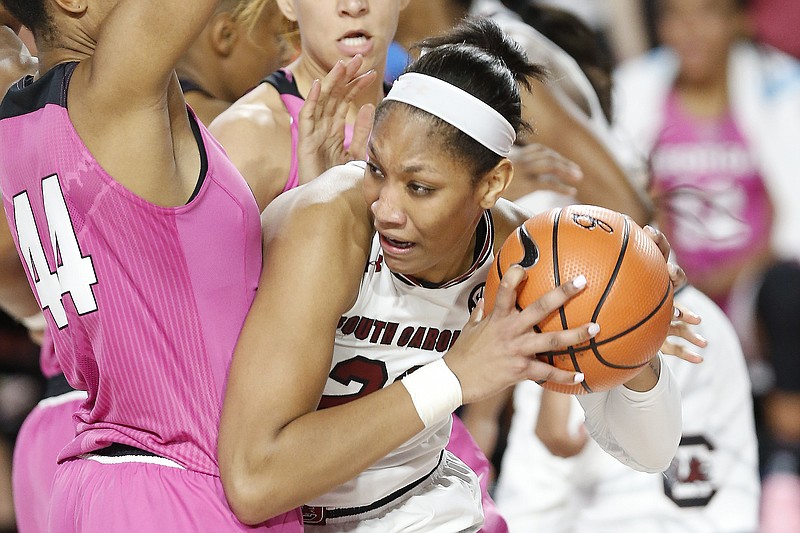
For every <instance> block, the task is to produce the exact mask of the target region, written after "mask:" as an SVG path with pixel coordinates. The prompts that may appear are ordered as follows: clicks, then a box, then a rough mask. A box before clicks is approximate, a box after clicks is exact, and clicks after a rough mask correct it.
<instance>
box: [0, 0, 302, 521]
mask: <svg viewBox="0 0 800 533" xmlns="http://www.w3.org/2000/svg"><path fill="white" fill-rule="evenodd" d="M2 5H3V6H4V7H5V8H7V9H8V10H9V11H10V12H11V13H12V14H13V15H14V16H16V17H17V18H18V19H19V20H20V21H21V22H23V23H24V24H25V25H26V26H28V27H30V28H31V29H32V30H33V32H34V35H35V37H36V44H37V46H38V48H39V59H40V73H39V76H38V78H33V77H27V78H25V79H23V80H21V81H20V82H19V83H17V84H15V85H14V86H13V87H12V88H11V89H10V90H9V92H8V93H7V94H6V96H5V98H4V99H3V101H2V104H0V151H2V155H0V189H2V194H3V202H4V207H5V211H6V215H7V217H8V220H9V223H10V228H11V233H12V236H13V238H14V241H15V244H16V247H17V249H18V251H19V253H20V257H21V258H22V260H23V263H24V266H25V271H26V274H27V277H28V280H29V282H30V284H31V286H32V288H33V289H34V292H35V294H36V297H37V300H38V302H39V305H40V307H41V308H42V309H43V310H44V315H45V318H46V320H47V324H48V327H49V331H50V333H51V334H52V336H53V341H54V343H55V345H56V354H57V356H58V358H59V363H60V365H61V367H62V368H63V370H64V372H65V374H66V376H67V379H68V380H69V382H70V384H71V385H72V386H74V387H75V388H78V389H81V390H86V391H87V392H88V399H87V400H86V402H85V403H84V404H83V405H82V406H81V408H80V410H79V411H78V412H77V413H76V415H75V419H74V420H75V421H76V422H77V427H76V430H77V436H76V438H75V439H74V440H73V441H72V442H70V443H69V444H68V445H67V446H66V448H64V450H63V451H62V452H61V455H60V457H59V460H60V461H61V463H60V464H59V466H58V470H57V472H56V477H55V481H54V483H53V496H52V500H51V504H50V514H49V527H48V529H49V531H53V532H62V531H63V532H66V531H74V530H75V529H76V528H77V529H79V530H80V531H84V532H99V531H245V530H249V529H250V528H248V527H247V526H245V525H243V524H241V523H240V522H239V521H238V520H237V519H236V517H235V516H234V514H233V513H232V512H231V510H230V508H229V507H228V505H227V503H226V501H225V498H224V495H223V492H222V486H221V484H220V481H219V478H218V467H217V459H216V453H215V446H216V440H217V438H216V436H217V434H216V428H217V427H218V421H219V412H220V404H221V400H222V391H223V387H224V379H225V375H226V372H227V366H228V363H229V360H230V357H231V354H232V352H233V347H234V343H235V339H236V337H237V335H238V333H239V331H240V328H241V326H242V323H243V320H244V317H245V314H246V312H247V309H248V308H249V306H250V303H251V300H252V297H253V295H254V293H255V288H256V283H257V276H258V269H259V267H260V262H261V255H260V250H259V248H258V238H259V235H260V226H259V221H258V220H259V216H258V215H259V212H258V207H257V205H256V203H255V201H254V199H253V197H252V193H251V192H250V190H249V189H248V188H247V185H246V183H245V182H244V181H243V180H242V179H241V176H240V175H239V174H238V173H237V172H236V171H235V169H234V168H233V166H232V165H230V163H229V162H228V161H227V159H226V158H225V157H224V154H223V152H222V150H221V149H220V147H219V146H218V145H217V144H216V142H215V141H214V140H213V138H212V137H211V136H210V135H209V134H208V132H207V131H206V130H205V128H204V127H203V126H202V125H201V124H200V123H199V121H198V120H197V119H196V117H195V116H194V115H193V114H191V113H189V112H187V107H186V104H185V101H184V99H183V95H182V93H181V91H180V88H179V86H178V81H177V77H176V76H175V73H174V71H173V67H174V65H175V63H176V62H177V61H178V58H179V57H180V56H181V55H182V54H183V52H184V51H185V50H186V48H187V47H188V46H189V44H190V43H191V42H192V41H193V40H194V39H195V37H196V36H197V34H198V33H199V32H200V30H201V29H202V27H203V26H204V24H205V23H206V21H207V19H208V18H209V17H210V16H211V14H212V13H213V11H214V9H215V8H216V6H217V2H216V1H213V0H197V1H195V2H191V3H186V2H183V1H178V0H168V1H164V0H159V1H151V0H119V1H103V2H100V1H97V0H39V1H38V2H36V1H34V2H32V1H30V0H25V1H21V0H2ZM156 14H157V15H156ZM209 249H210V250H214V252H215V255H209V254H208V250H209ZM223 295H224V297H223ZM287 510H288V509H287ZM271 527H273V529H272V530H278V531H300V530H301V526H300V524H299V514H298V513H297V512H296V511H292V512H289V513H288V514H286V515H281V516H277V517H276V518H275V519H274V520H273V521H271V522H270V523H268V524H262V525H260V527H259V528H258V530H264V531H265V530H270V528H271Z"/></svg>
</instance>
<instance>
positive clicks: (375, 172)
mask: <svg viewBox="0 0 800 533" xmlns="http://www.w3.org/2000/svg"><path fill="white" fill-rule="evenodd" d="M367 171H368V172H369V173H370V174H371V175H372V176H373V177H374V178H377V179H383V172H382V171H381V169H379V168H378V166H377V165H376V164H375V163H373V162H371V161H367Z"/></svg>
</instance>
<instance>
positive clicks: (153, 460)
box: [78, 453, 186, 470]
mask: <svg viewBox="0 0 800 533" xmlns="http://www.w3.org/2000/svg"><path fill="white" fill-rule="evenodd" d="M78 458H79V459H86V460H89V461H95V462H97V463H100V464H104V465H119V464H124V463H146V464H151V465H159V466H167V467H169V468H177V469H179V470H186V468H185V467H184V466H182V465H180V464H178V463H176V462H175V461H173V460H172V459H167V458H166V457H155V456H152V455H123V456H120V457H107V456H105V455H98V454H96V453H84V454H81V455H79V456H78Z"/></svg>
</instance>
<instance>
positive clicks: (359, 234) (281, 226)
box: [261, 163, 372, 244]
mask: <svg viewBox="0 0 800 533" xmlns="http://www.w3.org/2000/svg"><path fill="white" fill-rule="evenodd" d="M363 180H364V169H363V168H361V167H360V166H358V165H356V164H352V163H351V164H348V165H340V166H336V167H333V168H331V169H329V170H327V171H326V172H325V173H323V174H322V175H321V176H320V177H319V178H317V179H315V180H314V181H312V182H310V183H307V184H305V185H303V186H301V187H298V188H296V189H292V190H291V191H288V192H286V193H284V194H282V195H280V196H279V197H278V198H276V199H275V201H274V202H272V203H271V204H270V205H269V206H268V207H267V208H266V209H265V210H264V213H263V214H262V216H261V221H262V226H263V228H264V239H265V241H267V242H269V241H270V240H273V239H275V238H278V237H280V235H281V234H283V233H284V232H285V231H286V230H291V231H293V232H294V231H295V229H299V230H300V231H302V232H307V231H313V235H317V236H319V235H327V236H330V237H332V238H333V240H334V241H336V242H341V241H342V240H343V239H351V238H352V241H353V242H355V243H358V244H364V243H365V242H366V241H369V240H370V239H371V237H372V216H371V214H370V211H369V206H368V205H367V203H366V201H365V200H364V196H363V193H362V184H363Z"/></svg>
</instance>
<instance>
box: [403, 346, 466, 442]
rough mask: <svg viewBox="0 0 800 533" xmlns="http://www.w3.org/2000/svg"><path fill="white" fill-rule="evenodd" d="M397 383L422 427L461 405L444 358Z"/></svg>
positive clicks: (455, 381) (441, 418)
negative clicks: (401, 386) (410, 402)
mask: <svg viewBox="0 0 800 533" xmlns="http://www.w3.org/2000/svg"><path fill="white" fill-rule="evenodd" d="M401 383H402V384H403V385H405V387H406V390H407V391H408V394H409V395H410V396H411V401H412V402H414V408H415V409H416V410H417V414H418V415H419V418H420V420H422V423H423V424H425V427H426V428H427V427H430V426H431V425H433V424H435V423H437V422H441V421H442V420H443V419H444V418H447V417H448V416H450V414H451V413H452V412H453V411H455V410H456V409H457V408H458V407H460V406H461V383H460V382H459V381H458V378H457V377H456V375H455V374H453V371H452V370H450V368H449V367H448V366H447V363H445V362H444V359H439V360H438V361H434V362H433V363H429V364H427V365H425V366H423V367H422V368H419V369H417V370H415V371H414V372H412V373H411V374H409V375H407V376H406V377H404V378H403V379H402V380H401Z"/></svg>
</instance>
